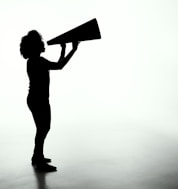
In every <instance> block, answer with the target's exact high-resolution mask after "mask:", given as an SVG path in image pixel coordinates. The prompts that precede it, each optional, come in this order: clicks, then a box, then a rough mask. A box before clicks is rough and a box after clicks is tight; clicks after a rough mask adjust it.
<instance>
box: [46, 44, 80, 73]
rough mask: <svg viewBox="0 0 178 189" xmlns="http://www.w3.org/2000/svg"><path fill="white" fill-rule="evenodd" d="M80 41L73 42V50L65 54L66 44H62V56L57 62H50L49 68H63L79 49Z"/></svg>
mask: <svg viewBox="0 0 178 189" xmlns="http://www.w3.org/2000/svg"><path fill="white" fill-rule="evenodd" d="M78 44H79V43H78V42H73V43H72V47H73V48H72V50H71V51H70V52H69V53H68V55H66V56H65V49H66V45H65V44H62V45H61V47H62V50H61V56H60V58H59V60H58V62H57V63H53V62H51V63H50V64H49V69H50V70H59V69H62V68H63V67H64V66H65V65H66V64H67V63H68V61H69V60H70V59H71V58H72V56H73V54H74V53H75V51H76V50H77V48H78Z"/></svg>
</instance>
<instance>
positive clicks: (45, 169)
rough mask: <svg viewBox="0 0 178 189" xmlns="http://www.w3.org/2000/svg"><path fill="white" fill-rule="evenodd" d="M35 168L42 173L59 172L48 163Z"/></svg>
mask: <svg viewBox="0 0 178 189" xmlns="http://www.w3.org/2000/svg"><path fill="white" fill-rule="evenodd" d="M34 168H35V169H36V170H37V171H40V172H54V171H57V167H55V166H52V165H48V164H46V163H40V164H36V165H35V166H34Z"/></svg>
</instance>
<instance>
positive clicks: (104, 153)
mask: <svg viewBox="0 0 178 189" xmlns="http://www.w3.org/2000/svg"><path fill="white" fill-rule="evenodd" d="M93 128H94V127H93ZM105 128H106V127H105ZM58 130H59V128H57V126H55V125H54V127H53V130H51V133H50V134H49V136H48V140H47V141H46V148H45V151H46V156H48V157H51V158H52V159H53V165H56V166H57V167H58V171H57V172H54V173H47V174H44V173H37V172H35V171H34V169H33V168H32V166H31V165H30V157H31V152H32V148H33V145H32V140H33V134H34V133H33V132H29V131H30V128H29V130H27V131H24V132H22V133H17V132H16V133H14V132H11V133H9V132H5V131H4V132H2V133H1V139H0V148H1V149H2V150H1V156H0V162H1V169H0V188H1V189H9V188H13V189H177V188H178V179H177V178H178V149H177V146H178V139H177V138H176V134H175V135H173V134H168V133H166V132H161V131H158V130H154V129H148V127H147V128H146V127H145V128H143V127H120V128H119V127H117V126H115V127H112V128H111V129H104V130H103V129H102V127H101V126H98V127H95V129H92V128H90V129H89V128H88V127H86V128H85V127H84V128H82V127H80V132H79V127H76V128H75V129H74V128H73V129H72V127H70V126H65V129H64V128H63V129H62V127H61V131H62V132H59V133H57V131H58ZM2 136H6V137H2Z"/></svg>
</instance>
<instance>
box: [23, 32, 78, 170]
mask: <svg viewBox="0 0 178 189" xmlns="http://www.w3.org/2000/svg"><path fill="white" fill-rule="evenodd" d="M72 46H73V48H72V50H71V51H70V52H69V53H68V54H67V55H65V49H66V45H65V44H61V47H62V50H61V55H60V58H59V60H58V62H50V61H49V60H47V59H45V58H44V57H42V56H40V55H41V53H42V52H44V51H45V47H44V42H43V40H42V36H41V35H40V34H39V33H38V32H37V31H36V30H32V31H30V32H28V34H27V35H26V36H24V37H22V39H21V43H20V52H21V55H22V56H23V57H24V58H25V59H27V74H28V77H29V93H28V96H27V105H28V107H29V109H30V111H31V113H32V116H33V119H34V122H35V125H36V136H35V146H34V152H33V156H32V158H31V161H32V165H33V166H35V168H37V169H38V170H41V171H56V170H57V168H56V167H54V166H52V165H49V164H48V163H49V162H51V159H48V158H45V157H44V154H43V146H44V141H45V138H46V136H47V134H48V132H49V130H50V123H51V109H50V103H49V84H50V76H49V71H50V70H61V69H62V68H63V67H64V66H65V65H66V64H67V62H68V61H69V60H70V58H71V57H72V56H73V54H74V53H75V51H76V50H77V48H78V42H73V43H72Z"/></svg>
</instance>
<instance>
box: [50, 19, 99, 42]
mask: <svg viewBox="0 0 178 189" xmlns="http://www.w3.org/2000/svg"><path fill="white" fill-rule="evenodd" d="M94 39H101V34H100V30H99V26H98V23H97V20H96V18H94V19H92V20H90V21H88V22H86V23H84V24H82V25H80V26H78V27H76V28H74V29H72V30H70V31H68V32H66V33H63V34H62V35H59V36H57V37H55V38H53V39H51V40H49V41H47V44H48V45H56V44H62V43H70V42H74V41H79V42H80V41H87V40H94Z"/></svg>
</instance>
